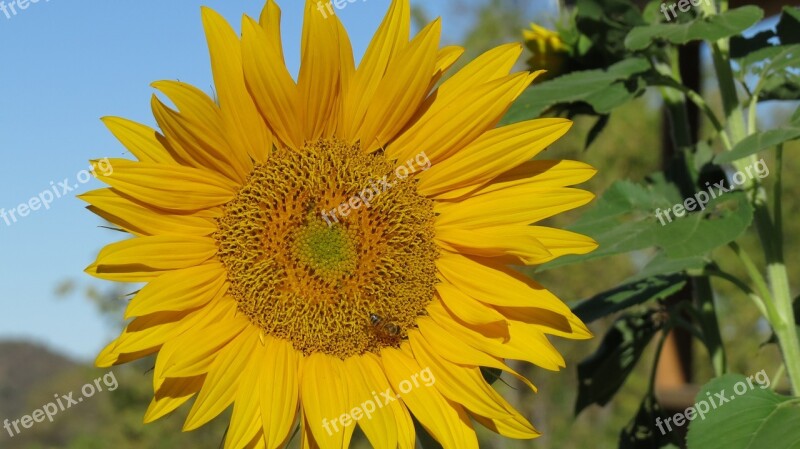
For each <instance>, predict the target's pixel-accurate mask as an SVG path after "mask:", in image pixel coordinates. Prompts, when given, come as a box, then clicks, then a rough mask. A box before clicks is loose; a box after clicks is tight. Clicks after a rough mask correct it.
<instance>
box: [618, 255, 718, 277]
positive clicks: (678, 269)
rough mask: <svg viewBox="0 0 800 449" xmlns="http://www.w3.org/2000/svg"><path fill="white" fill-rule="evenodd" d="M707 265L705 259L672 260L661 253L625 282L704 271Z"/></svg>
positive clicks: (696, 257)
mask: <svg viewBox="0 0 800 449" xmlns="http://www.w3.org/2000/svg"><path fill="white" fill-rule="evenodd" d="M707 264H708V261H707V260H706V259H705V258H704V257H699V256H694V257H686V258H679V259H672V258H670V257H668V256H667V254H666V253H664V252H663V251H660V252H659V253H658V254H656V256H655V257H653V259H652V260H650V262H648V263H647V265H645V267H644V268H643V269H641V270H639V272H638V273H636V274H635V275H633V276H631V277H629V278H628V279H626V280H625V282H636V281H640V280H642V279H647V278H649V277H653V276H660V275H665V274H674V273H683V272H685V271H689V270H695V271H697V270H702V269H703V268H705V266H706V265H707Z"/></svg>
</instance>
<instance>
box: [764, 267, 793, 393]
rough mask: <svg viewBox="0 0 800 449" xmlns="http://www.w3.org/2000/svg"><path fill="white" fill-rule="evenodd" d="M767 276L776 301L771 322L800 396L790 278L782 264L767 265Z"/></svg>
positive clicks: (791, 378) (790, 378) (788, 370)
mask: <svg viewBox="0 0 800 449" xmlns="http://www.w3.org/2000/svg"><path fill="white" fill-rule="evenodd" d="M767 276H768V278H769V281H770V284H771V285H772V291H773V296H774V299H775V304H774V308H775V309H777V310H776V316H775V317H774V319H772V320H770V324H772V328H773V329H774V330H775V335H777V336H778V341H779V342H780V345H781V351H782V352H783V360H784V363H786V371H787V372H788V373H789V381H790V383H791V384H792V391H793V392H794V394H795V395H798V396H800V340H798V334H797V329H796V326H795V322H796V321H795V316H794V309H793V308H792V297H791V295H790V293H789V276H788V275H787V273H786V265H784V264H783V263H780V262H776V263H771V264H769V265H767Z"/></svg>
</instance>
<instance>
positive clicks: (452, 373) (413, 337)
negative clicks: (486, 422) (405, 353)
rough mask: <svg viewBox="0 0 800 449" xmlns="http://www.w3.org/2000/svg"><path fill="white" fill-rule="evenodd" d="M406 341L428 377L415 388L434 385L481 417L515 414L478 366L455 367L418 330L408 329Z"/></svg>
mask: <svg viewBox="0 0 800 449" xmlns="http://www.w3.org/2000/svg"><path fill="white" fill-rule="evenodd" d="M408 340H409V342H410V343H411V348H412V350H413V351H414V357H415V358H416V359H417V361H418V362H419V363H420V365H421V366H425V367H426V368H425V369H426V370H427V372H428V373H429V376H428V378H429V379H431V380H429V381H428V382H426V383H423V384H422V386H420V387H418V388H426V387H427V388H430V386H435V387H436V389H437V390H439V392H441V393H442V395H443V396H444V397H446V398H447V399H449V400H451V401H453V402H456V403H459V404H461V405H463V406H464V407H465V408H467V409H468V410H469V411H470V412H473V413H477V414H479V415H482V416H487V417H491V418H508V417H511V416H514V415H515V414H518V413H517V412H516V410H514V408H513V407H511V405H510V404H509V403H508V402H506V401H505V399H503V398H502V397H501V396H500V395H499V394H498V393H497V392H496V391H494V389H492V387H491V386H490V385H489V384H487V383H486V381H485V380H484V379H483V375H482V374H481V372H480V369H478V368H477V367H463V366H458V365H455V364H453V363H450V362H448V361H446V360H444V359H442V358H440V357H439V356H438V354H437V353H436V352H435V351H434V350H433V348H432V347H431V345H430V343H428V341H427V340H425V338H424V337H423V336H422V335H421V334H420V332H419V331H418V330H414V331H411V332H409V334H408ZM425 380H427V379H425ZM429 385H430V386H429Z"/></svg>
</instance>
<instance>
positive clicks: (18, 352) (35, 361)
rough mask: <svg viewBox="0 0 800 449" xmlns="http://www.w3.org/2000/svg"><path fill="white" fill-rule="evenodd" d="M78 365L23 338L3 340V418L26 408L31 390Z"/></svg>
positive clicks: (0, 362)
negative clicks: (22, 339) (19, 339)
mask: <svg viewBox="0 0 800 449" xmlns="http://www.w3.org/2000/svg"><path fill="white" fill-rule="evenodd" d="M76 367H78V364H77V363H76V362H74V361H72V360H70V359H69V358H67V357H64V356H63V355H60V354H57V353H55V352H53V351H51V350H50V349H48V348H46V347H45V346H42V345H39V344H36V343H30V342H23V341H0V420H2V419H3V418H11V417H19V416H20V415H22V414H24V413H28V412H30V410H27V406H28V404H26V401H27V397H28V393H29V392H30V391H31V390H33V389H34V387H36V386H38V385H41V384H44V383H46V382H48V381H49V380H51V379H53V378H54V377H59V376H61V375H63V374H64V373H65V372H67V371H72V370H74V369H75V368H76Z"/></svg>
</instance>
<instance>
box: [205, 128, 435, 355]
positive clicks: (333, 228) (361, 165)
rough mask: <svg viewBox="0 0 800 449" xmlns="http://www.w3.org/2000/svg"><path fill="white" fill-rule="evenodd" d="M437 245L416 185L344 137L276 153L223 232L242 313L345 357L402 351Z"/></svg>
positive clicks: (426, 296) (222, 250) (427, 296)
mask: <svg viewBox="0 0 800 449" xmlns="http://www.w3.org/2000/svg"><path fill="white" fill-rule="evenodd" d="M405 173H406V172H405V171H404V172H402V174H403V175H405ZM433 237H434V213H433V202H432V201H431V200H429V199H427V198H425V197H423V196H422V195H420V194H419V193H417V188H416V181H415V179H414V177H413V176H409V177H405V178H401V177H399V176H396V175H395V163H394V162H392V161H390V160H388V159H387V158H386V157H385V155H384V154H382V153H380V152H379V153H373V154H364V153H363V152H362V151H361V148H360V146H359V145H352V146H351V145H346V144H344V143H342V142H340V141H336V140H320V141H317V142H309V143H307V144H306V146H305V147H304V148H303V150H302V151H295V150H289V149H277V150H275V151H274V152H273V153H272V154H271V155H270V157H269V159H268V160H267V161H266V162H264V163H261V164H258V165H256V167H255V168H254V169H253V172H252V173H251V174H250V177H249V178H248V180H247V182H246V183H245V185H244V186H243V187H242V188H241V190H240V191H239V192H238V194H237V195H236V197H235V198H234V199H233V200H232V201H231V202H230V203H228V204H227V205H225V211H224V214H223V216H222V218H220V219H219V231H217V233H216V234H215V238H216V239H217V242H218V244H219V256H220V260H221V261H222V263H223V265H225V267H226V269H227V271H228V279H229V281H230V284H231V288H230V289H229V291H230V293H231V294H232V295H233V297H234V298H235V299H236V301H237V303H238V307H239V310H240V312H242V313H243V314H244V315H246V316H247V317H248V318H249V319H250V321H251V322H252V323H253V324H254V325H256V326H259V327H260V328H261V329H262V330H263V331H264V333H265V334H267V335H271V336H274V337H276V338H282V339H286V340H289V341H291V342H292V344H293V345H294V347H295V349H297V350H298V351H302V352H303V353H304V354H306V355H308V354H311V353H314V352H323V353H326V354H330V355H335V356H338V357H341V358H346V357H349V356H352V355H357V354H363V353H365V352H375V353H377V352H378V351H380V348H382V347H384V346H394V347H397V346H399V345H400V343H401V342H402V341H403V339H404V338H406V337H407V335H408V331H409V330H410V329H412V328H414V327H415V326H416V320H417V317H419V316H422V315H424V314H425V308H426V307H427V305H428V303H429V302H430V301H431V299H432V298H433V294H434V289H435V284H436V265H435V261H436V259H437V258H438V251H437V246H436V244H435V243H434V241H433Z"/></svg>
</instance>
